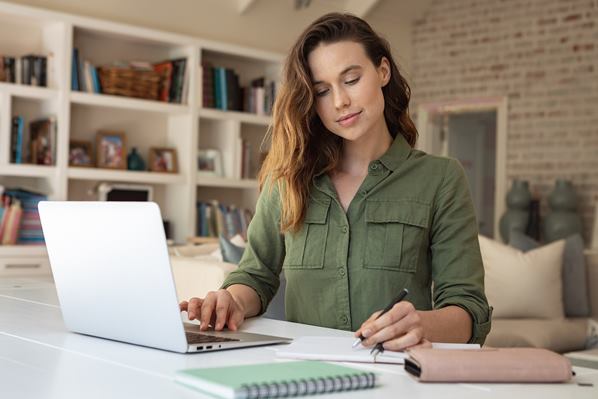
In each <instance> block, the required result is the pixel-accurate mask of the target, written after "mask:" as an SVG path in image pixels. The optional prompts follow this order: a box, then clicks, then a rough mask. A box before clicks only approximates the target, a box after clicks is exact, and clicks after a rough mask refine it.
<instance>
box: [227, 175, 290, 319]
mask: <svg viewBox="0 0 598 399" xmlns="http://www.w3.org/2000/svg"><path fill="white" fill-rule="evenodd" d="M284 256H285V245H284V236H283V235H282V234H281V233H280V195H279V192H278V185H277V184H275V183H273V184H272V190H270V187H269V184H265V185H264V187H263V190H262V192H261V194H260V196H259V198H258V201H257V205H256V210H255V215H254V216H253V218H252V220H251V223H249V227H248V229H247V246H246V247H245V251H244V252H243V257H242V258H241V260H240V262H239V267H238V268H237V269H236V270H234V271H233V272H231V273H230V274H229V275H228V276H227V278H226V279H225V280H224V283H223V284H222V287H221V288H227V287H229V286H231V285H233V284H243V285H246V286H249V287H251V288H253V289H254V290H255V292H256V293H257V294H258V296H259V298H260V301H261V311H260V314H262V313H264V312H265V311H266V309H267V307H268V304H269V303H270V301H271V300H272V298H273V297H274V295H275V294H276V291H278V287H279V285H280V280H279V274H280V270H281V268H282V262H283V259H284Z"/></svg>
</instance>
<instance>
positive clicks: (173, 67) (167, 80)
mask: <svg viewBox="0 0 598 399" xmlns="http://www.w3.org/2000/svg"><path fill="white" fill-rule="evenodd" d="M152 67H153V69H154V71H156V72H158V73H159V74H160V76H161V85H160V96H159V98H158V99H159V100H160V101H164V102H169V103H176V104H182V103H183V102H185V99H186V98H187V92H188V91H189V87H188V84H189V76H188V73H189V72H188V68H187V59H186V58H178V59H175V60H167V61H162V62H159V63H157V64H153V66H152Z"/></svg>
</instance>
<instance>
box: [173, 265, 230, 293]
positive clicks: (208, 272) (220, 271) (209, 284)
mask: <svg viewBox="0 0 598 399" xmlns="http://www.w3.org/2000/svg"><path fill="white" fill-rule="evenodd" d="M170 263H171V265H172V273H173V275H174V281H175V285H176V292H177V298H178V299H179V301H186V300H189V298H192V297H198V298H203V297H205V296H206V294H207V293H208V292H209V291H214V290H217V289H218V288H220V286H221V285H222V282H223V281H224V279H225V278H226V276H228V274H229V273H230V272H232V271H233V270H235V269H236V268H237V265H235V264H232V263H225V262H220V261H218V260H214V259H212V260H210V259H207V258H204V259H201V258H191V257H185V256H171V257H170Z"/></svg>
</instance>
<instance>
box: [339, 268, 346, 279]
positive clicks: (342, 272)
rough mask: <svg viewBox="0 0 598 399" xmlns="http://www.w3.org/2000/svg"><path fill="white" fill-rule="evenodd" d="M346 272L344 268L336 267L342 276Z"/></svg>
mask: <svg viewBox="0 0 598 399" xmlns="http://www.w3.org/2000/svg"><path fill="white" fill-rule="evenodd" d="M346 273H347V272H345V269H343V268H342V267H341V268H339V269H338V274H340V275H341V276H342V277H344V276H345V274H346Z"/></svg>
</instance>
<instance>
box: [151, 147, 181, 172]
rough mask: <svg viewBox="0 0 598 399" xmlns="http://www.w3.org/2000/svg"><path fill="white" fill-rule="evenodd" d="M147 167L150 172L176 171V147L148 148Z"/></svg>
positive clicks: (177, 169)
mask: <svg viewBox="0 0 598 399" xmlns="http://www.w3.org/2000/svg"><path fill="white" fill-rule="evenodd" d="M149 169H150V170H151V171H152V172H161V173H178V171H179V168H178V161H177V154H176V149H175V148H165V147H152V148H150V150H149Z"/></svg>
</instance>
